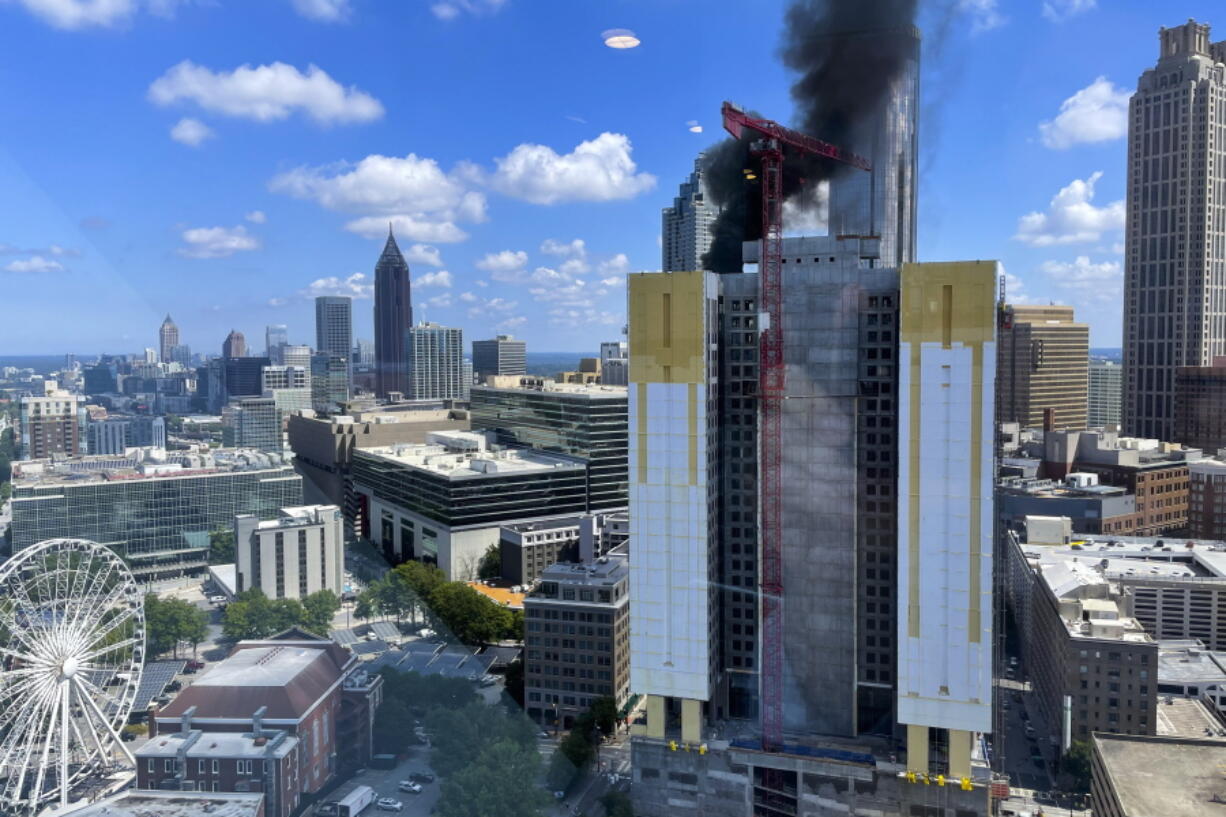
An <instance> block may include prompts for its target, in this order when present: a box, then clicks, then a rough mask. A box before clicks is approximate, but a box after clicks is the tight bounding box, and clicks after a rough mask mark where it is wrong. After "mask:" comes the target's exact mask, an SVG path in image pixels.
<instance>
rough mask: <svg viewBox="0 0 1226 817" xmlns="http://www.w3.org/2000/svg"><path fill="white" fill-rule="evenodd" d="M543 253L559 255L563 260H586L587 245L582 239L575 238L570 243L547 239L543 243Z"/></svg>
mask: <svg viewBox="0 0 1226 817" xmlns="http://www.w3.org/2000/svg"><path fill="white" fill-rule="evenodd" d="M541 252H543V253H545V254H546V255H558V256H561V257H562V258H585V257H586V256H587V245H586V244H585V243H584V241H583V239H582V238H575V239H572V240H571V241H569V242H562V241H558V240H557V239H553V238H546V239H545V240H544V241H542V242H541Z"/></svg>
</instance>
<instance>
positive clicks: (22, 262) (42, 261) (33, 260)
mask: <svg viewBox="0 0 1226 817" xmlns="http://www.w3.org/2000/svg"><path fill="white" fill-rule="evenodd" d="M4 269H5V271H7V272H62V271H63V269H64V265H63V264H61V263H60V262H59V261H56V260H55V259H53V258H44V257H43V256H41V255H32V256H30V257H29V258H18V259H16V260H15V261H10V262H8V263H7V264H5V265H4Z"/></svg>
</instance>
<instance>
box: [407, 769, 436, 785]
mask: <svg viewBox="0 0 1226 817" xmlns="http://www.w3.org/2000/svg"><path fill="white" fill-rule="evenodd" d="M409 779H410V780H412V781H413V782H414V783H433V782H434V775H432V774H430V773H429V772H417V773H415V774H411V775H409Z"/></svg>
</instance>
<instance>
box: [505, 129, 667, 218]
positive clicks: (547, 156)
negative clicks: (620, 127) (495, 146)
mask: <svg viewBox="0 0 1226 817" xmlns="http://www.w3.org/2000/svg"><path fill="white" fill-rule="evenodd" d="M630 154H631V145H630V139H629V138H628V137H627V136H625V135H624V134H620V133H608V132H606V133H602V134H600V136H597V137H596V138H595V139H592V140H589V141H587V142H581V143H580V144H579V145H578V146H577V147H576V148H575V149H574V150H573V151H571V152H570V153H566V154H559V153H557V152H556V151H554V149H553V148H551V147H548V146H546V145H535V144H528V143H525V144H521V145H519V146H517V147H516V148H515V149H514V150H512V151H511V152H510V153H508V154H507V155H506V156H503V157H502V158H499V159H495V160H494V164H495V166H496V169H495V170H494V172H493V173H490V174H483V175H482V177H483V178H484V180H485V182H486V183H487V184H489V186H490V187H492V188H493V189H495V190H497V191H499V192H500V193H503V194H505V195H507V196H511V197H512V198H517V199H523V200H524V201H530V202H532V203H533V204H558V203H560V202H572V201H613V200H617V199H629V198H633V197H635V196H637V195H638V194H640V193H643V192H646V191H648V190H650V189H652V188H653V187H655V184H656V177H655V176H653V175H651V174H650V173H639V172H638V166H637V165H636V164H635V163H634V159H633V158H631V155H630Z"/></svg>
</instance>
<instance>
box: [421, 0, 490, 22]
mask: <svg viewBox="0 0 1226 817" xmlns="http://www.w3.org/2000/svg"><path fill="white" fill-rule="evenodd" d="M504 2H505V0H439V2H437V3H432V4H431V5H430V12H431V13H432V14H433V15H434V16H435V17H437V18H438V19H440V20H454V19H455V18H457V17H459V16H460V15H461V14H465V13H468V14H474V15H480V14H486V13H491V12H495V11H498V9H500V8H502V5H503V3H504Z"/></svg>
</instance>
